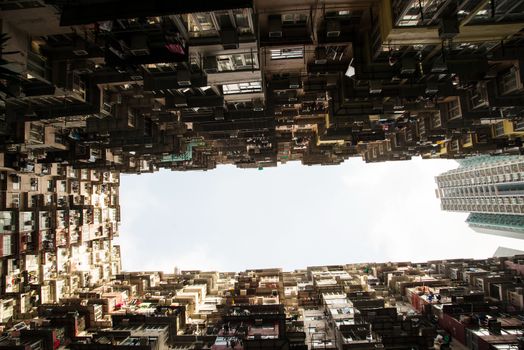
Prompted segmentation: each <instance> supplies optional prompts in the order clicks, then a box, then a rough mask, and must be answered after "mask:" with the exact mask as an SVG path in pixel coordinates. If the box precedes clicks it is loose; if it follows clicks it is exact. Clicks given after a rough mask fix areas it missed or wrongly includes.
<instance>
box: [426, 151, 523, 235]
mask: <svg viewBox="0 0 524 350" xmlns="http://www.w3.org/2000/svg"><path fill="white" fill-rule="evenodd" d="M459 164H460V166H459V167H458V168H457V169H454V170H450V171H448V172H445V173H443V174H441V175H439V176H437V177H436V182H437V186H438V189H437V197H439V198H440V200H441V207H442V209H443V210H447V211H460V212H470V213H471V214H470V215H469V217H468V219H467V223H468V224H469V226H470V227H471V228H473V229H474V230H475V231H479V232H485V233H492V234H501V235H505V236H509V237H514V238H524V236H522V234H523V233H524V191H523V188H524V187H523V186H524V185H523V182H522V181H523V180H524V157H522V156H501V157H490V156H478V157H471V158H466V159H461V160H459Z"/></svg>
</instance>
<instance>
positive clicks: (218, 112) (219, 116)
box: [213, 108, 224, 120]
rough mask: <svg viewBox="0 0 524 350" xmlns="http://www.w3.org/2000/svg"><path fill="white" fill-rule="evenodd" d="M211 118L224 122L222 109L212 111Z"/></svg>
mask: <svg viewBox="0 0 524 350" xmlns="http://www.w3.org/2000/svg"><path fill="white" fill-rule="evenodd" d="M213 116H214V117H215V120H224V110H223V109H222V108H216V109H215V110H214V111H213Z"/></svg>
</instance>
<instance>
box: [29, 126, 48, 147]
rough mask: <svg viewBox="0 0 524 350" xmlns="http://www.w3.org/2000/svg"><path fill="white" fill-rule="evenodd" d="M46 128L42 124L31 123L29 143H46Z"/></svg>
mask: <svg viewBox="0 0 524 350" xmlns="http://www.w3.org/2000/svg"><path fill="white" fill-rule="evenodd" d="M44 137H45V133H44V126H43V125H40V124H35V123H31V125H30V127H29V142H30V143H32V144H35V143H37V144H42V143H44Z"/></svg>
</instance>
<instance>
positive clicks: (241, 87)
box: [222, 81, 262, 95]
mask: <svg viewBox="0 0 524 350" xmlns="http://www.w3.org/2000/svg"><path fill="white" fill-rule="evenodd" d="M222 90H223V91H224V95H232V94H245V93H253V92H261V91H262V84H261V83H260V82H259V81H252V82H249V83H237V84H224V85H222Z"/></svg>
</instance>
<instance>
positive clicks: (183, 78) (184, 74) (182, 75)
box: [176, 69, 191, 86]
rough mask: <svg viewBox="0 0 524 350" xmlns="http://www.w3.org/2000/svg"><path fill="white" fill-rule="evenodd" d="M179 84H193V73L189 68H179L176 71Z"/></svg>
mask: <svg viewBox="0 0 524 350" xmlns="http://www.w3.org/2000/svg"><path fill="white" fill-rule="evenodd" d="M176 80H177V83H178V86H191V73H190V72H189V71H188V70H187V69H179V70H177V72H176Z"/></svg>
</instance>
